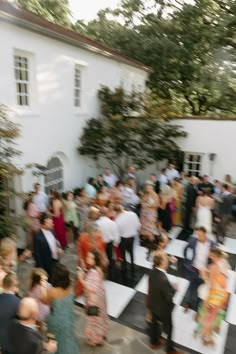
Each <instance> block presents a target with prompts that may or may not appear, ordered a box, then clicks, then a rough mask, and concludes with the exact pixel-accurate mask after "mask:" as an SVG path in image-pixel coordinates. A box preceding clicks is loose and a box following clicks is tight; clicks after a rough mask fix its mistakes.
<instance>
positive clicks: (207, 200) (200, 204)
mask: <svg viewBox="0 0 236 354" xmlns="http://www.w3.org/2000/svg"><path fill="white" fill-rule="evenodd" d="M214 208H215V202H214V199H213V198H211V197H210V196H209V189H206V190H204V189H203V190H202V195H199V196H198V197H197V199H196V225H195V227H200V226H203V227H205V229H206V230H207V233H208V234H212V221H213V220H212V212H213V210H214Z"/></svg>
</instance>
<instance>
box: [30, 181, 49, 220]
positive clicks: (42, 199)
mask: <svg viewBox="0 0 236 354" xmlns="http://www.w3.org/2000/svg"><path fill="white" fill-rule="evenodd" d="M40 189H41V186H40V184H39V183H35V185H34V194H33V199H32V201H33V203H34V204H35V205H36V206H37V209H38V210H39V212H40V213H43V212H45V211H46V210H47V208H48V197H47V195H46V194H45V193H44V192H41V190H40Z"/></svg>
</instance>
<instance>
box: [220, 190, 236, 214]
mask: <svg viewBox="0 0 236 354" xmlns="http://www.w3.org/2000/svg"><path fill="white" fill-rule="evenodd" d="M233 203H234V196H233V194H227V195H223V196H222V202H220V203H219V217H220V218H221V217H222V216H223V215H229V216H230V215H231V214H232V206H233Z"/></svg>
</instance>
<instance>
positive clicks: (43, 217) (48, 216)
mask: <svg viewBox="0 0 236 354" xmlns="http://www.w3.org/2000/svg"><path fill="white" fill-rule="evenodd" d="M47 219H51V216H50V215H49V214H48V213H42V214H41V215H40V217H39V222H40V224H41V225H44V224H45V221H46V220H47Z"/></svg>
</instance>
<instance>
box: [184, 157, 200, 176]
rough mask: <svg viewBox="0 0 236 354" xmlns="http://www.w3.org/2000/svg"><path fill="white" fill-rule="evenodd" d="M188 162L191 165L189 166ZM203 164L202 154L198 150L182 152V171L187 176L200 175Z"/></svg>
mask: <svg viewBox="0 0 236 354" xmlns="http://www.w3.org/2000/svg"><path fill="white" fill-rule="evenodd" d="M190 164H191V165H192V166H191V168H190ZM202 166H203V154H201V153H198V152H185V153H184V171H185V172H186V173H187V174H188V175H189V176H201V174H202Z"/></svg>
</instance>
